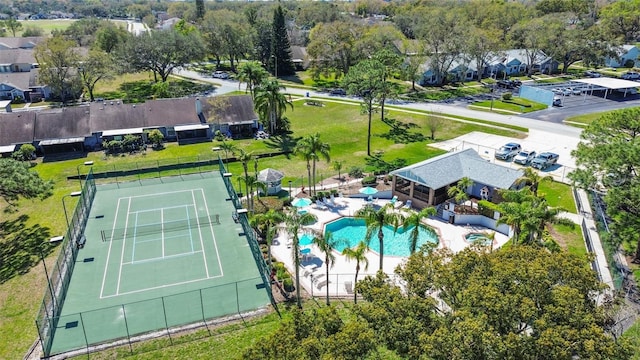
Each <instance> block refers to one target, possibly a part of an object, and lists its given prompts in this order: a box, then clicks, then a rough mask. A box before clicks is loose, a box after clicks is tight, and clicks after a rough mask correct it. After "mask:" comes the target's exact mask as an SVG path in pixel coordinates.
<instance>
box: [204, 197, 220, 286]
mask: <svg viewBox="0 0 640 360" xmlns="http://www.w3.org/2000/svg"><path fill="white" fill-rule="evenodd" d="M200 192H201V193H202V200H203V201H204V208H205V210H206V211H207V218H208V219H211V215H210V214H209V206H208V205H207V197H206V196H204V190H202V188H200ZM209 229H210V230H211V238H212V239H213V247H214V248H215V249H216V257H217V258H218V268H219V269H220V276H224V271H222V261H220V251H218V243H217V242H216V234H215V232H214V231H213V224H212V223H211V222H209ZM200 241H201V242H202V238H200ZM202 249H203V250H204V244H203V245H202ZM203 254H204V252H203ZM205 261H206V259H205ZM214 277H215V276H214Z"/></svg>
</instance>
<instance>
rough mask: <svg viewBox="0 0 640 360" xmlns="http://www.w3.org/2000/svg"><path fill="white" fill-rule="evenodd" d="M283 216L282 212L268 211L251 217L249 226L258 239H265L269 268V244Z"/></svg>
mask: <svg viewBox="0 0 640 360" xmlns="http://www.w3.org/2000/svg"><path fill="white" fill-rule="evenodd" d="M284 219H285V216H284V214H283V213H282V212H280V211H276V210H274V209H269V211H267V212H266V213H262V214H255V215H254V216H253V217H251V220H250V224H251V226H252V227H253V228H254V229H255V230H256V232H257V233H258V234H260V237H261V238H263V239H265V241H266V242H267V246H268V248H267V252H268V259H267V263H268V265H269V267H271V243H272V242H273V237H274V235H275V231H276V230H277V225H278V224H280V223H281V222H283V221H284Z"/></svg>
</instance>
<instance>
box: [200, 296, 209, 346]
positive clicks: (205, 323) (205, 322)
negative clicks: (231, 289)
mask: <svg viewBox="0 0 640 360" xmlns="http://www.w3.org/2000/svg"><path fill="white" fill-rule="evenodd" d="M200 311H202V322H204V327H206V328H207V332H208V333H209V336H211V330H210V329H209V325H207V319H205V317H204V301H202V289H200Z"/></svg>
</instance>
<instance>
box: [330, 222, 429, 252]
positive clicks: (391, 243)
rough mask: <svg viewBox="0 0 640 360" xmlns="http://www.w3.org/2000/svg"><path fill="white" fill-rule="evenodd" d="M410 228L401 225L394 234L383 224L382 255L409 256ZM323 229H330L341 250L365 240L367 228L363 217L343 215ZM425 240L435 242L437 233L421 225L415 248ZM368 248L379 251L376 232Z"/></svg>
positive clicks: (390, 228)
mask: <svg viewBox="0 0 640 360" xmlns="http://www.w3.org/2000/svg"><path fill="white" fill-rule="evenodd" d="M412 229H413V228H408V229H407V230H406V231H405V230H404V229H403V228H402V227H399V228H398V231H397V232H396V233H395V235H394V233H393V227H391V226H385V227H384V228H383V229H382V232H383V233H384V255H385V256H386V255H389V256H409V255H410V254H411V253H410V251H409V250H410V249H409V236H410V234H411V230H412ZM324 231H325V233H326V232H327V231H331V233H332V234H333V239H334V240H336V242H337V243H338V244H337V246H336V247H335V249H336V250H337V251H340V252H342V250H344V249H345V248H347V247H350V248H351V247H355V246H357V245H358V243H360V241H362V240H365V234H366V232H367V228H366V225H365V221H364V220H363V219H356V218H349V217H344V218H341V219H338V220H336V221H333V222H330V223H328V224H327V225H325V227H324ZM427 242H430V243H434V244H437V243H438V235H437V234H436V232H435V231H433V230H432V229H430V228H427V227H424V226H423V227H421V228H420V230H419V236H418V243H417V246H416V248H417V249H419V248H420V246H422V245H423V244H425V243H427ZM369 248H370V249H371V250H372V251H375V252H376V253H380V243H379V241H378V233H377V232H376V233H375V234H373V235H372V237H371V241H370V242H369Z"/></svg>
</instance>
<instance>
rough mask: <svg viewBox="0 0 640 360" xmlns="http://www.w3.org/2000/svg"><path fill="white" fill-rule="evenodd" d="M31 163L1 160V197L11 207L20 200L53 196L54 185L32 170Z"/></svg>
mask: <svg viewBox="0 0 640 360" xmlns="http://www.w3.org/2000/svg"><path fill="white" fill-rule="evenodd" d="M30 168H31V165H30V164H29V163H23V162H20V161H16V160H13V159H0V197H2V199H4V201H6V202H7V203H9V204H10V205H14V203H15V202H16V201H17V200H18V199H19V198H20V197H24V198H27V199H33V198H40V199H44V198H46V197H48V196H50V195H51V192H52V190H53V183H51V182H50V181H44V180H42V179H41V178H40V176H39V175H38V173H36V172H33V171H31V170H30Z"/></svg>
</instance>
